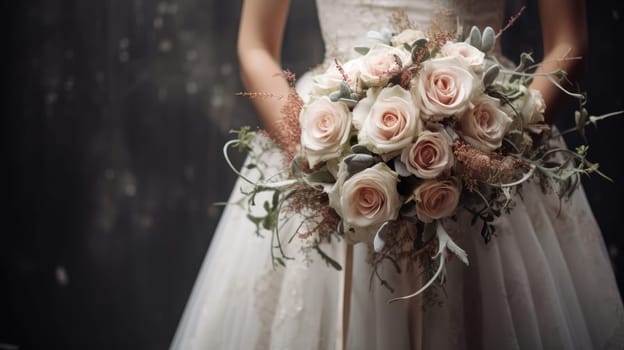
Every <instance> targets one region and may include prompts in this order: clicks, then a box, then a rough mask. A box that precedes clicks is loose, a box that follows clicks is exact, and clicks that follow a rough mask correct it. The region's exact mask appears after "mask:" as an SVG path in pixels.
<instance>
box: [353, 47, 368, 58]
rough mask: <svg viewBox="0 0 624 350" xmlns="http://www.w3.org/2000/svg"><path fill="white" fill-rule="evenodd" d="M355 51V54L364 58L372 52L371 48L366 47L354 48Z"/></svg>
mask: <svg viewBox="0 0 624 350" xmlns="http://www.w3.org/2000/svg"><path fill="white" fill-rule="evenodd" d="M353 50H355V52H357V53H359V54H360V55H362V56H364V55H366V54H367V53H368V51H370V48H369V47H365V46H357V47H354V48H353Z"/></svg>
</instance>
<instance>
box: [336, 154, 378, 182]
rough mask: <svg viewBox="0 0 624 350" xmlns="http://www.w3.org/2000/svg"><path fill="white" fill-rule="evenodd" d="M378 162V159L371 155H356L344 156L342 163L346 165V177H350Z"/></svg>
mask: <svg viewBox="0 0 624 350" xmlns="http://www.w3.org/2000/svg"><path fill="white" fill-rule="evenodd" d="M378 160H379V159H378V158H377V157H375V156H373V155H369V154H362V153H356V154H350V155H348V156H346V157H345V159H344V162H345V164H346V165H347V173H348V174H349V175H348V176H349V177H351V176H353V175H354V174H357V173H359V172H360V171H362V170H364V169H366V168H370V167H371V166H373V165H374V164H375V163H377V162H378Z"/></svg>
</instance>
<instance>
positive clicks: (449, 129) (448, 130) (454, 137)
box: [444, 125, 459, 142]
mask: <svg viewBox="0 0 624 350" xmlns="http://www.w3.org/2000/svg"><path fill="white" fill-rule="evenodd" d="M444 130H445V131H446V133H447V134H448V136H449V137H450V138H451V140H452V141H453V142H454V141H457V140H458V139H459V135H457V133H456V132H455V130H454V129H453V128H452V127H451V126H450V125H447V126H445V127H444Z"/></svg>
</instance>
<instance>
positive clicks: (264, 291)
mask: <svg viewBox="0 0 624 350" xmlns="http://www.w3.org/2000/svg"><path fill="white" fill-rule="evenodd" d="M441 5H443V6H446V7H448V8H450V9H451V10H453V12H454V13H456V15H457V16H458V17H457V18H461V19H462V21H463V23H464V25H465V26H466V27H467V28H469V26H471V25H473V24H475V25H478V26H480V27H483V26H485V25H491V26H493V27H495V29H496V28H500V26H501V24H502V20H503V6H504V4H503V1H502V0H496V1H491V0H468V1H463V2H462V1H447V2H440V1H430V0H383V1H379V0H317V6H318V13H319V17H320V24H321V28H322V31H323V36H324V39H325V42H326V45H327V56H328V59H333V58H334V57H336V56H338V57H344V55H346V54H347V49H348V48H350V47H352V46H353V45H354V43H357V42H358V41H360V40H361V38H363V37H364V36H365V34H366V32H367V31H368V30H371V29H381V28H384V27H386V28H390V18H391V16H392V13H393V12H395V11H396V10H397V9H403V10H404V11H405V12H406V14H407V15H408V16H409V18H410V20H411V21H412V23H414V24H416V25H417V26H420V27H422V28H423V29H426V28H427V26H428V25H429V21H430V19H431V18H432V16H433V13H434V12H435V11H436V10H437V9H439V8H440V6H441ZM309 87H310V84H309V77H304V78H302V79H301V80H300V83H299V89H300V92H301V93H302V94H305V90H306V89H308V88H309ZM268 161H269V162H273V163H275V164H279V160H277V158H276V159H269V160H268ZM276 166H277V165H276ZM242 185H243V184H242V183H240V182H239V183H237V185H236V186H235V188H234V191H233V193H232V197H231V198H230V202H237V201H238V200H239V199H240V198H241V195H240V188H241V186H242ZM516 201H517V205H516V207H515V208H514V209H513V211H512V212H511V213H510V214H509V215H506V216H503V217H501V218H500V219H498V220H497V222H496V227H497V236H496V237H494V238H493V239H492V240H491V241H490V242H489V243H488V244H487V245H486V244H485V243H484V242H483V239H482V237H481V236H480V234H479V230H478V227H473V226H471V225H470V222H469V217H468V216H466V215H459V220H458V222H457V223H456V224H455V226H454V227H448V228H447V229H448V230H449V232H450V233H451V234H452V235H453V237H455V239H457V243H458V244H459V245H460V246H461V247H462V248H463V249H465V250H466V252H467V253H468V257H469V260H470V266H468V267H467V266H465V265H463V264H462V263H460V262H459V261H457V260H452V261H450V262H449V264H448V268H447V273H446V284H445V287H444V292H443V293H440V298H439V299H440V304H439V305H430V306H427V307H426V308H424V311H423V308H422V305H421V301H420V298H415V299H413V300H410V301H406V302H397V303H393V304H388V303H387V301H388V300H389V299H391V298H393V297H396V296H402V295H405V294H409V293H411V292H413V291H414V290H415V288H416V287H417V286H418V284H419V283H420V281H419V278H418V277H417V276H415V273H413V272H412V273H410V271H403V273H402V274H397V273H395V271H394V270H393V269H392V268H391V267H390V266H387V267H386V266H382V268H381V271H380V272H381V273H382V274H383V276H384V278H385V279H387V280H388V281H389V282H390V283H391V284H392V285H393V287H394V289H395V291H394V293H390V292H389V291H388V289H386V288H384V287H382V286H381V285H380V283H379V282H378V281H377V280H375V279H373V282H372V283H371V282H370V276H371V267H370V266H369V264H368V263H367V262H366V260H367V254H368V247H366V246H365V245H363V244H360V245H356V246H355V247H354V251H353V257H352V258H353V260H352V267H353V272H352V281H351V286H350V288H347V293H348V299H349V300H350V302H349V304H350V307H348V310H350V312H348V315H346V314H347V313H346V312H345V311H346V310H345V309H344V308H345V304H344V299H346V298H343V294H344V290H345V288H346V287H345V273H344V269H343V271H341V272H339V271H336V270H335V269H332V268H331V267H328V266H327V265H326V264H325V262H323V261H322V260H321V259H320V258H315V259H314V260H313V261H312V262H311V263H309V262H305V261H303V259H297V260H294V261H288V263H287V267H286V268H281V267H279V268H276V269H274V268H273V267H272V264H271V257H270V244H271V243H270V240H269V239H268V238H261V237H258V236H256V235H255V234H254V232H255V226H254V225H253V224H252V223H251V222H250V221H249V220H248V219H247V218H246V214H247V212H246V210H244V209H241V208H240V207H239V206H236V205H232V206H228V207H227V208H226V209H225V212H224V214H223V216H222V218H221V221H220V223H219V225H218V228H217V230H216V233H215V235H214V238H213V241H212V245H211V247H210V250H209V252H208V254H207V256H206V259H205V261H204V263H203V266H202V268H201V271H200V273H199V276H198V278H197V281H196V284H195V287H194V289H193V292H192V295H191V297H190V299H189V302H188V304H187V306H186V310H185V311H184V315H183V317H182V320H181V322H180V324H179V327H178V330H177V333H176V335H175V338H174V340H173V343H172V349H185V350H186V349H340V348H342V347H343V344H346V348H348V349H622V348H624V331H623V324H624V309H623V308H622V302H621V299H620V295H619V292H618V289H617V286H616V283H615V280H614V276H613V272H612V270H611V266H610V263H609V259H608V256H607V253H606V250H605V246H604V242H603V241H602V237H601V234H600V231H599V229H598V225H597V223H596V221H595V219H594V217H593V215H592V212H591V209H590V208H589V206H588V203H587V199H586V198H585V194H584V192H583V190H582V189H579V190H577V191H576V192H575V194H574V195H573V196H572V198H571V199H570V200H569V201H565V202H563V203H560V201H559V199H558V198H557V197H556V196H554V195H550V196H544V195H543V193H542V192H541V190H540V188H539V186H538V185H537V184H535V183H529V184H526V185H525V186H523V188H522V192H521V196H520V197H518V198H516ZM295 221H296V220H292V221H291V227H290V230H291V232H292V230H294V226H295V225H296V223H295ZM282 231H283V232H286V231H288V227H286V228H283V229H282ZM284 236H288V233H285V234H284ZM294 242H295V243H292V244H289V245H287V247H286V249H287V251H286V253H287V254H289V255H291V256H297V254H298V249H299V248H300V247H299V246H297V243H296V240H294ZM324 249H325V252H326V253H327V254H328V255H330V256H332V257H333V258H334V259H336V260H337V261H339V262H341V264H342V265H343V266H345V262H346V261H345V259H346V254H345V245H344V242H333V244H332V245H327V246H325V247H324ZM313 257H314V256H313ZM416 281H419V283H417V282H416ZM345 315H346V316H345ZM345 317H347V318H348V319H346V320H345V319H344V318H345ZM345 321H348V322H345ZM347 324H348V327H345V325H347ZM345 337H346V339H345Z"/></svg>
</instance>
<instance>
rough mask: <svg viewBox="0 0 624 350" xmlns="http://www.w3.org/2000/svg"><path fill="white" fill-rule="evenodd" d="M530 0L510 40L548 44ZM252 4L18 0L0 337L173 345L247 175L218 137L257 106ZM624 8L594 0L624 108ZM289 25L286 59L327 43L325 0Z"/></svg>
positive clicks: (609, 215) (603, 65) (246, 120)
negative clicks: (244, 49) (224, 152)
mask: <svg viewBox="0 0 624 350" xmlns="http://www.w3.org/2000/svg"><path fill="white" fill-rule="evenodd" d="M527 3H528V5H529V7H528V10H527V12H526V13H525V15H523V16H522V17H521V18H520V20H519V21H518V22H517V24H516V25H515V26H514V27H513V28H512V29H511V30H510V31H509V32H507V33H506V34H505V35H504V36H503V44H504V43H505V40H508V41H512V42H513V43H514V45H513V46H509V45H505V46H504V47H505V50H506V52H507V53H508V55H509V56H510V57H517V55H518V54H519V52H520V51H522V50H528V49H530V48H532V47H534V48H535V47H539V45H540V44H539V42H538V40H539V37H540V34H539V28H538V26H537V24H536V23H537V22H536V13H535V1H528V2H527ZM520 4H521V1H513V0H512V1H509V5H508V13H509V14H512V13H515V12H516V11H517V10H518V8H519V7H520ZM239 12H240V2H239V1H232V2H230V1H219V0H201V1H200V0H184V1H182V0H180V1H173V0H170V1H157V0H101V1H81V0H39V1H35V0H31V1H15V2H11V3H10V5H7V6H6V9H5V13H6V14H7V15H8V19H7V21H6V23H7V24H8V35H7V36H6V37H7V40H6V41H5V42H6V44H5V47H6V49H7V51H6V55H5V57H6V58H7V59H8V71H7V74H6V77H7V79H6V80H5V81H6V82H5V85H6V86H5V90H4V91H5V94H4V95H5V96H6V97H7V100H6V104H5V109H4V111H5V112H4V113H3V114H4V116H5V117H4V118H3V119H4V121H6V122H7V126H6V127H4V128H3V132H4V133H5V137H3V138H2V140H3V142H6V145H5V147H4V149H6V150H7V151H8V156H7V158H6V160H7V161H6V162H5V163H6V164H7V165H6V168H5V169H6V170H7V171H5V172H3V174H6V175H7V179H6V181H5V182H4V183H5V188H6V192H4V193H7V195H8V198H7V199H6V200H5V202H6V203H7V206H8V210H4V211H3V212H4V213H5V215H6V221H5V222H6V223H7V224H5V225H2V229H1V230H2V232H1V233H0V248H1V253H0V290H1V292H0V349H12V348H15V346H19V348H22V349H31V348H40V349H48V348H60V349H84V348H89V349H109V348H122V349H164V348H166V347H167V346H168V344H169V342H170V341H171V338H172V337H173V334H174V331H175V327H176V325H177V322H178V319H179V317H180V316H181V313H182V311H183V308H184V305H185V302H186V299H187V298H188V296H189V293H190V290H191V287H192V285H193V282H194V279H195V275H196V274H197V272H198V269H199V266H200V264H201V262H202V259H203V257H204V254H205V252H206V249H207V248H208V245H209V243H210V239H211V233H212V231H213V229H214V228H215V226H216V224H217V221H218V218H219V215H220V213H221V208H219V207H215V206H214V205H213V203H214V202H218V201H223V200H225V199H227V197H228V195H229V192H230V190H231V188H232V185H233V183H234V176H233V175H232V173H231V172H230V171H229V170H228V169H226V167H225V163H224V161H223V160H222V157H221V153H220V150H221V146H222V144H223V143H224V141H225V140H227V139H228V138H229V135H228V130H229V129H231V128H238V127H240V126H241V125H244V124H252V125H255V124H257V121H256V118H255V116H254V113H253V109H252V108H251V105H250V103H249V102H248V101H247V100H246V99H244V98H242V97H237V96H235V93H236V92H238V91H241V90H243V88H242V87H241V84H240V81H239V78H238V63H237V59H236V50H235V45H236V32H237V26H238V16H239ZM622 16H624V6H623V5H622V2H621V1H617V0H611V1H607V0H603V1H596V0H593V1H590V7H589V8H588V20H589V30H590V33H589V34H590V50H589V54H588V58H589V64H588V71H587V76H586V80H585V84H584V88H585V89H586V90H588V91H590V92H591V94H590V97H591V98H590V104H589V106H590V108H591V110H592V111H593V112H594V114H599V113H605V112H609V111H613V110H616V109H624V89H623V88H622V84H623V83H624V68H623V67H622V63H621V62H622V57H624V56H623V55H622V54H623V52H622V51H623V50H622V48H621V45H622V39H621V38H622V36H621V35H622V34H624V31H623V30H622V29H624V25H623V22H622V19H621V17H622ZM285 41H286V42H285V49H284V53H283V54H284V66H285V67H287V68H291V69H293V70H294V71H295V72H297V73H302V72H304V71H305V70H307V69H309V68H310V67H312V66H314V65H315V64H317V63H319V62H320V61H321V60H322V56H323V48H322V42H321V38H320V34H319V29H318V21H317V18H316V9H315V6H314V2H313V1H302V0H300V1H293V6H292V9H291V16H290V18H289V23H288V28H287V34H286V38H285ZM536 54H537V55H538V56H539V54H540V52H539V51H537V52H536ZM560 120H561V122H562V124H568V125H569V124H570V122H569V119H566V117H565V116H563V117H562V118H560ZM600 131H601V133H600V135H599V136H597V135H596V134H595V133H594V132H591V133H590V136H593V137H591V139H590V142H591V152H590V155H591V158H592V159H593V160H595V161H597V162H599V163H600V164H601V166H602V169H603V171H604V172H606V173H607V174H609V175H611V176H612V177H613V178H615V180H616V183H615V184H611V183H609V182H606V181H604V180H602V179H599V178H592V179H590V180H585V182H584V184H585V189H586V191H587V194H588V196H589V199H590V202H591V204H592V206H593V208H594V213H595V215H596V217H597V218H598V221H599V222H600V225H601V227H602V229H603V233H604V235H605V239H606V241H607V244H608V250H609V253H610V255H611V257H612V259H613V262H614V264H615V265H614V266H615V269H616V274H617V277H618V279H619V282H620V286H621V287H622V286H624V254H621V251H622V249H624V237H622V236H621V235H620V231H621V229H620V226H619V223H620V222H622V220H620V218H619V216H620V215H621V210H622V205H621V201H622V200H624V166H623V165H622V163H621V162H622V159H623V157H622V156H621V154H620V152H622V151H623V150H624V147H622V146H621V144H620V143H619V142H621V140H622V132H624V120H610V121H607V122H604V123H603V124H601V126H600ZM618 141H619V142H618ZM569 142H570V144H571V145H574V144H575V142H576V140H574V139H570V140H569Z"/></svg>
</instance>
